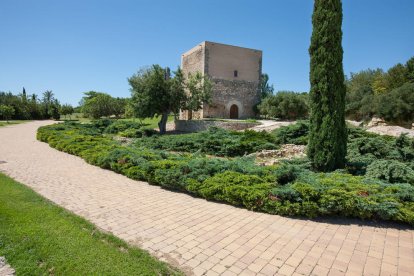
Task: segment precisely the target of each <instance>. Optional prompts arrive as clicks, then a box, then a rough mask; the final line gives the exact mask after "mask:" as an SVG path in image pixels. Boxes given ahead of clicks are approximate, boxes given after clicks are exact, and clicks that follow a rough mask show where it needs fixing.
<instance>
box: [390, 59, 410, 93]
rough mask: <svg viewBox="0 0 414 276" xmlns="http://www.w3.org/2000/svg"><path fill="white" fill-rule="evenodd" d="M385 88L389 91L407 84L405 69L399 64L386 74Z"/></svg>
mask: <svg viewBox="0 0 414 276" xmlns="http://www.w3.org/2000/svg"><path fill="white" fill-rule="evenodd" d="M386 79H387V88H388V91H391V90H392V89H394V88H398V87H400V86H402V85H403V84H404V83H406V82H407V69H406V68H405V66H404V65H402V64H401V63H398V64H397V65H394V66H393V67H391V68H390V69H389V70H388V71H387V74H386Z"/></svg>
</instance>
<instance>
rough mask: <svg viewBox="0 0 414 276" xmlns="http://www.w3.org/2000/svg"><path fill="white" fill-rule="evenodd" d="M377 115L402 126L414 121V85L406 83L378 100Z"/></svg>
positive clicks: (382, 95)
mask: <svg viewBox="0 0 414 276" xmlns="http://www.w3.org/2000/svg"><path fill="white" fill-rule="evenodd" d="M377 103H378V110H377V115H378V116H380V117H382V118H384V119H385V120H386V121H389V122H394V123H397V124H402V123H404V122H412V121H413V120H414V83H406V84H404V85H403V86H401V87H399V88H396V89H394V90H392V91H391V92H389V93H385V94H381V95H380V96H379V98H378V100H377Z"/></svg>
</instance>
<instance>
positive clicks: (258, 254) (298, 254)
mask: <svg viewBox="0 0 414 276" xmlns="http://www.w3.org/2000/svg"><path fill="white" fill-rule="evenodd" d="M48 123H50V122H31V123H26V124H20V125H14V126H9V127H2V128H0V163H2V162H1V161H5V162H6V163H3V164H0V170H1V171H3V172H5V173H6V174H8V175H10V176H11V177H13V178H15V179H16V180H17V181H20V182H22V183H24V184H26V185H28V186H30V187H32V188H33V189H34V190H35V191H36V192H38V193H40V194H41V195H43V196H44V197H46V198H48V199H50V200H52V201H54V202H56V203H57V204H59V205H61V206H64V207H65V208H67V209H68V210H71V211H73V212H74V213H76V214H78V215H80V216H83V217H85V218H86V219H88V220H89V221H91V222H93V223H94V224H96V225H97V226H98V227H100V228H102V229H103V230H107V231H110V232H112V233H113V234H115V235H117V236H119V237H121V238H123V239H125V240H127V241H128V242H130V243H132V244H136V245H139V246H140V247H142V248H145V249H147V250H149V251H150V252H151V253H153V254H154V255H157V256H159V257H161V258H163V259H165V260H167V261H168V262H170V263H172V264H174V265H176V266H179V267H181V268H184V269H186V270H185V271H187V272H188V274H191V273H194V274H196V275H201V274H203V273H206V275H236V274H241V275H255V274H257V275H311V274H312V275H327V274H330V275H380V274H381V275H413V272H414V230H413V229H412V228H411V229H407V228H404V227H398V226H395V225H391V224H385V225H381V226H378V225H377V226H376V225H374V224H372V225H357V223H358V221H356V220H342V221H333V222H335V223H322V222H315V221H307V220H299V219H291V218H285V217H280V216H274V215H267V214H261V213H253V212H250V211H247V210H244V209H239V208H235V207H232V206H228V205H224V204H218V203H213V202H207V201H205V200H203V199H197V198H192V197H190V196H188V195H185V194H180V193H174V192H170V191H166V190H163V189H161V188H159V187H156V186H150V185H148V184H147V183H145V182H139V181H133V180H130V179H128V178H126V177H124V176H122V175H118V174H115V173H113V172H110V171H106V170H102V169H100V168H98V167H94V166H91V165H88V164H87V163H85V162H84V161H83V160H82V159H80V158H78V157H75V156H71V155H69V154H65V153H62V152H59V151H57V150H54V149H52V148H50V147H49V146H48V145H47V144H45V143H41V142H38V141H37V140H36V139H35V133H36V129H37V128H38V127H39V126H41V125H46V124H48ZM0 187H1V186H0ZM339 222H341V223H339Z"/></svg>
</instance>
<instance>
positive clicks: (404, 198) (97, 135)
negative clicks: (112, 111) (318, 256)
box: [37, 123, 414, 225]
mask: <svg viewBox="0 0 414 276" xmlns="http://www.w3.org/2000/svg"><path fill="white" fill-rule="evenodd" d="M101 125H103V123H99V124H98V126H94V125H93V124H90V125H82V124H74V123H70V124H69V123H68V124H66V123H65V124H57V125H51V126H47V127H41V128H39V130H38V133H37V137H38V139H39V140H41V141H44V142H47V143H49V145H50V146H52V147H54V148H56V149H58V150H62V151H65V152H68V153H70V154H74V155H78V156H80V157H82V158H84V159H85V160H86V161H87V162H89V163H91V164H94V165H97V166H100V167H102V168H105V169H110V170H113V171H115V172H118V173H121V174H124V175H126V176H128V177H130V178H132V179H137V180H144V181H148V182H150V183H151V184H155V185H160V186H163V187H165V188H168V189H174V190H179V191H186V192H190V193H192V194H194V195H196V196H200V197H203V198H206V199H212V200H217V201H221V202H225V203H229V204H233V205H237V206H244V207H246V208H248V209H253V210H257V211H263V212H267V213H271V214H280V215H300V216H307V217H316V216H333V215H334V216H337V215H338V216H349V217H358V218H372V219H383V220H393V221H401V222H405V223H409V224H411V225H414V204H413V202H414V185H410V184H398V183H392V182H393V181H395V182H409V181H411V180H409V179H412V178H411V177H412V176H411V175H412V171H410V169H411V168H410V166H409V164H410V162H405V163H404V162H403V159H404V158H405V160H409V158H410V157H409V155H407V154H406V153H404V154H401V153H400V152H401V151H402V152H406V151H407V150H408V152H410V146H411V144H410V141H411V140H406V138H402V139H400V140H398V139H397V140H398V145H399V146H398V147H397V150H396V151H395V152H396V154H397V155H395V153H392V154H390V153H386V152H385V151H383V150H382V147H381V146H379V145H378V143H377V142H376V141H374V142H372V143H371V144H372V145H374V146H372V147H370V148H372V149H373V152H374V153H372V152H371V150H367V151H365V152H364V151H363V152H362V153H361V152H360V151H359V150H360V148H357V149H358V154H359V155H358V156H359V157H360V158H364V157H367V156H369V158H372V161H371V162H370V165H369V168H368V173H367V175H368V176H369V177H362V176H352V175H349V174H344V173H342V172H335V173H331V174H323V173H314V172H311V171H310V170H309V160H308V159H306V158H303V159H297V160H291V161H286V162H284V163H282V164H280V165H278V166H269V167H262V166H258V165H255V163H254V159H252V158H247V157H243V158H234V159H225V158H212V157H206V156H204V155H202V154H201V153H195V154H176V153H168V152H165V151H162V150H159V149H154V148H149V147H145V146H143V145H140V146H139V147H138V146H137V145H134V146H125V145H121V144H120V143H118V142H116V141H114V140H113V139H111V137H107V136H105V135H103V134H102V131H101V128H102V127H101ZM210 134H211V135H212V136H214V135H215V134H217V133H216V132H215V131H213V133H210ZM221 135H222V133H219V134H218V136H219V137H222V136H221ZM226 135H228V133H227V134H226ZM230 135H234V137H237V139H238V140H237V141H238V142H241V141H245V142H247V143H248V144H249V143H252V141H253V142H257V140H260V139H261V137H262V136H261V135H262V134H260V133H259V134H258V136H256V134H253V133H251V134H250V133H248V134H243V133H241V134H230ZM238 135H240V136H241V137H242V138H243V139H241V138H240V136H238ZM170 137H172V136H170ZM258 137H259V138H260V139H258ZM264 137H266V136H264ZM364 137H365V138H367V137H368V138H376V136H370V135H365V133H356V134H355V136H354V137H353V139H360V138H364ZM145 139H148V140H149V139H150V138H143V140H145ZM151 139H153V140H157V139H159V137H158V136H155V137H153V138H151ZM387 139H389V138H386V139H385V140H384V141H386V143H391V144H392V143H397V142H396V139H389V140H387ZM193 142H194V141H193ZM356 144H358V143H356ZM221 145H223V144H221ZM358 145H359V144H358ZM187 146H188V144H187ZM219 149H222V148H220V147H219ZM375 152H380V153H381V154H379V155H378V154H376V153H375ZM385 154H386V155H385ZM377 156H387V157H390V156H391V157H393V156H394V157H395V156H396V157H395V158H398V159H401V160H402V161H397V160H391V159H390V160H391V161H390V160H382V162H385V163H381V162H378V160H380V161H381V159H377ZM384 172H386V173H384ZM381 173H383V174H381ZM371 174H372V175H371ZM373 178H376V179H373ZM378 178H379V179H383V180H378ZM384 181H389V182H391V183H385V182H384ZM410 183H411V182H410Z"/></svg>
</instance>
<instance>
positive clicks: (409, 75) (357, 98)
mask: <svg viewBox="0 0 414 276" xmlns="http://www.w3.org/2000/svg"><path fill="white" fill-rule="evenodd" d="M345 83H346V87H347V93H346V116H347V118H348V119H352V120H358V121H360V120H370V119H371V118H372V117H373V116H377V117H381V118H383V119H385V120H386V121H388V122H390V123H394V124H399V125H407V126H410V125H411V123H412V122H413V121H414V57H413V58H411V59H410V60H409V61H407V63H406V64H400V63H399V64H397V65H395V66H393V67H391V68H390V69H389V70H388V71H386V72H384V71H383V70H382V69H375V70H372V69H367V70H362V71H360V72H358V73H351V75H350V77H349V78H346V81H345ZM257 111H258V113H259V114H260V115H261V116H263V117H265V118H278V119H282V120H296V119H302V118H306V117H307V116H308V114H309V105H308V94H307V93H296V92H292V91H279V92H277V93H276V94H274V95H273V94H272V93H270V94H268V95H265V97H263V99H262V102H261V103H260V104H259V105H258V108H257Z"/></svg>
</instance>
